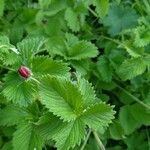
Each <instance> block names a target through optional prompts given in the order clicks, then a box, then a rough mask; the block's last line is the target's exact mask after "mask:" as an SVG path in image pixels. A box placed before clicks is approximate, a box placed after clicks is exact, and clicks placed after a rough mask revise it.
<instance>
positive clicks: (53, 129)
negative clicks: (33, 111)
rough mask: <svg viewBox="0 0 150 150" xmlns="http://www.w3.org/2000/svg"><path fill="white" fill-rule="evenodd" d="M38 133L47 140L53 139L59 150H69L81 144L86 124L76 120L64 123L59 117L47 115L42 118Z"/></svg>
mask: <svg viewBox="0 0 150 150" xmlns="http://www.w3.org/2000/svg"><path fill="white" fill-rule="evenodd" d="M38 123H40V124H39V126H38V127H37V131H38V132H39V134H40V136H41V137H42V138H44V139H45V140H50V139H53V140H55V141H56V147H57V149H59V150H68V149H69V148H71V147H72V148H73V147H74V146H75V145H76V144H80V142H81V140H82V139H83V138H84V135H85V124H84V123H83V122H82V121H81V120H80V119H76V120H74V121H72V122H68V123H67V122H63V121H62V120H60V119H59V118H58V117H56V116H54V115H52V114H50V113H47V114H45V115H44V116H42V117H41V118H40V121H39V122H38Z"/></svg>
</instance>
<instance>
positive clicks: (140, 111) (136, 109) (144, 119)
mask: <svg viewBox="0 0 150 150" xmlns="http://www.w3.org/2000/svg"><path fill="white" fill-rule="evenodd" d="M131 114H132V115H133V117H134V118H135V120H136V121H138V122H140V123H141V124H143V125H146V126H149V125H150V117H149V116H150V110H148V109H146V108H145V107H143V106H141V105H140V104H134V105H132V106H131Z"/></svg>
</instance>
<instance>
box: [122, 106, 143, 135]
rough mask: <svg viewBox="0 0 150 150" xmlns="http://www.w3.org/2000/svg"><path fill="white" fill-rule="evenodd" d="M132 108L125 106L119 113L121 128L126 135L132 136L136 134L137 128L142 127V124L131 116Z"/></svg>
mask: <svg viewBox="0 0 150 150" xmlns="http://www.w3.org/2000/svg"><path fill="white" fill-rule="evenodd" d="M131 109H132V108H131V106H128V105H126V106H124V107H121V109H120V112H119V120H120V123H121V126H122V127H123V129H124V131H125V134H127V135H128V134H131V133H132V132H134V131H135V130H136V129H137V128H139V127H140V126H141V123H140V122H139V121H136V120H135V119H134V117H133V115H132V114H131Z"/></svg>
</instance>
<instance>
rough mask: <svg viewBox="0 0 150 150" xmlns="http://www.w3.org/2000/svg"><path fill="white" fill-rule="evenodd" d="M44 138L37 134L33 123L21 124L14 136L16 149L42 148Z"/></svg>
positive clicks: (38, 149) (31, 149)
mask: <svg viewBox="0 0 150 150" xmlns="http://www.w3.org/2000/svg"><path fill="white" fill-rule="evenodd" d="M42 146H43V141H42V138H41V137H40V136H39V135H38V134H37V132H36V131H35V129H34V126H33V125H32V124H28V123H24V124H20V125H19V126H18V128H17V130H16V132H15V133H14V136H13V147H14V150H19V149H20V148H21V149H22V150H33V149H37V150H41V149H42Z"/></svg>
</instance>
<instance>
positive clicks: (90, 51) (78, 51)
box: [68, 41, 98, 60]
mask: <svg viewBox="0 0 150 150" xmlns="http://www.w3.org/2000/svg"><path fill="white" fill-rule="evenodd" d="M97 55H98V50H97V47H96V46H95V45H94V44H92V43H91V42H87V41H79V42H78V43H77V44H75V45H74V46H72V47H71V48H70V49H69V50H68V59H72V60H81V59H86V58H92V57H96V56H97Z"/></svg>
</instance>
